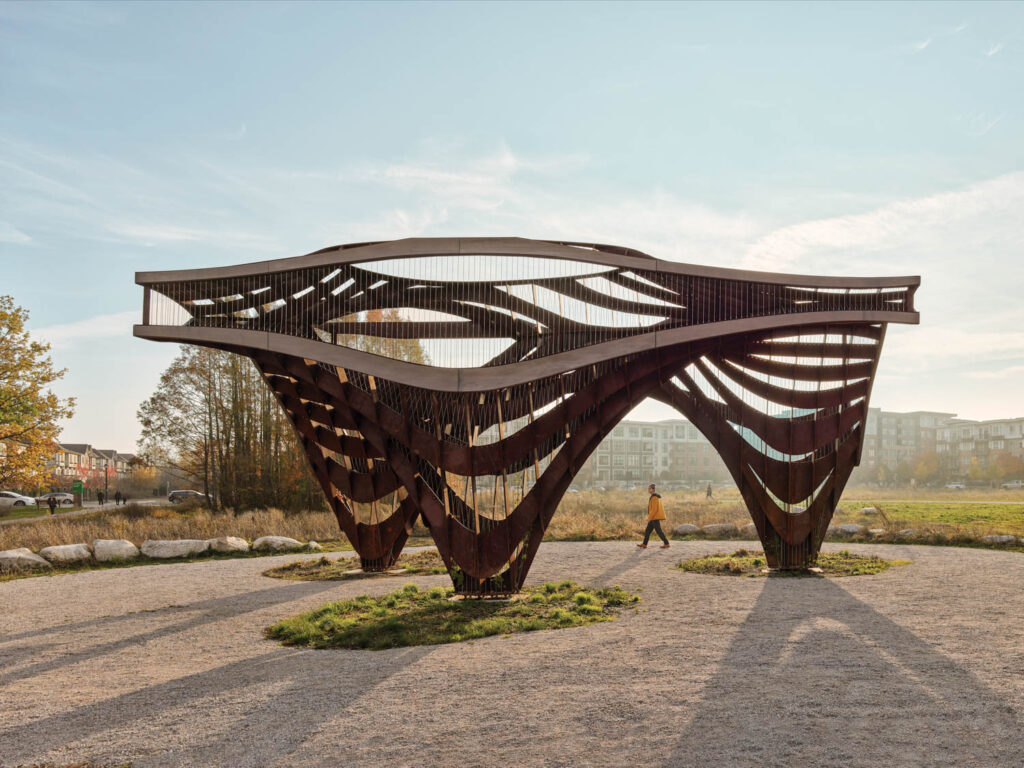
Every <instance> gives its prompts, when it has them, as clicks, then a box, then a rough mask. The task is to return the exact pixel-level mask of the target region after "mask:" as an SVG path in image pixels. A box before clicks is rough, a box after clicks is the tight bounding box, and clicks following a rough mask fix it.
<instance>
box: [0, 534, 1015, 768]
mask: <svg viewBox="0 0 1024 768" xmlns="http://www.w3.org/2000/svg"><path fill="white" fill-rule="evenodd" d="M736 546H737V545H736V543H735V542H717V543H716V542H677V543H675V544H674V545H673V547H672V549H671V550H667V551H666V550H661V549H657V548H652V549H649V550H646V551H644V552H641V551H640V550H637V549H636V547H634V546H633V544H631V543H628V542H616V543H593V544H592V543H548V544H545V545H544V546H542V547H541V550H540V554H539V556H538V558H537V561H536V563H535V564H534V567H533V572H532V579H531V581H533V582H538V581H543V580H548V579H563V578H570V577H571V578H575V579H577V580H578V581H580V582H584V583H589V584H620V585H621V586H623V587H627V588H640V587H642V589H643V592H642V595H643V600H644V602H643V603H642V604H641V606H642V607H641V610H640V612H638V613H632V612H630V613H628V614H626V615H623V616H622V617H621V618H620V619H619V620H617V621H615V622H610V623H605V624H598V625H594V626H590V627H585V628H580V629H571V630H562V631H551V632H537V633H531V634H523V635H516V636H513V637H511V638H501V637H494V638H488V639H485V640H480V641H476V642H474V643H462V644H454V645H445V646H430V647H422V648H411V649H400V650H394V651H383V652H371V651H306V650H291V649H287V648H282V647H279V646H277V645H275V644H274V643H271V642H269V641H267V640H264V639H263V638H262V635H261V631H262V629H263V628H264V627H265V626H267V625H268V624H271V623H272V622H274V621H276V620H278V619H280V618H283V617H286V616H290V615H292V614H295V613H298V612H299V611H302V610H305V609H308V608H312V607H314V606H317V605H320V604H322V603H324V602H326V601H328V600H336V599H339V598H342V597H347V596H352V595H356V594H361V593H373V594H377V593H381V592H386V591H390V590H391V589H394V588H396V587H398V586H400V585H401V584H403V583H406V582H407V581H415V582H416V583H418V584H420V585H421V586H427V585H432V584H444V583H446V578H445V577H443V576H431V577H420V578H413V579H402V578H395V579H377V580H372V581H357V582H345V583H332V582H326V583H306V582H288V581H278V580H274V579H268V578H266V577H263V576H261V575H260V572H261V571H263V570H264V569H266V568H268V567H270V566H272V565H276V564H279V563H283V562H288V561H290V560H292V559H294V556H287V557H277V558H260V559H247V560H221V561H212V562H204V563H194V564H180V565H163V566H149V567H141V568H129V569H122V570H108V571H93V572H88V573H80V574H73V575H65V576H56V577H50V578H38V579H24V580H19V581H12V582H6V583H2V584H0V765H3V766H15V765H19V764H23V763H33V762H54V763H58V764H59V763H70V762H74V761H82V760H94V761H97V762H100V763H102V762H110V761H115V760H116V761H131V763H132V764H133V766H136V768H141V767H142V766H146V767H148V766H203V767H204V768H205V767H206V766H226V767H228V766H229V767H230V768H250V767H255V766H282V767H284V766H287V767H288V768H295V767H297V766H362V765H366V766H371V765H372V766H375V767H378V766H435V765H436V766H460V767H463V766H465V767H468V766H492V765H494V766H496V765H507V764H510V763H512V764H515V765H517V766H579V765H594V766H623V765H629V764H632V763H636V762H641V763H643V764H645V765H656V766H708V765H714V766H730V767H731V766H751V768H753V767H754V766H758V767H759V768H760V767H762V766H792V765H807V766H837V767H838V766H843V768H849V767H850V766H883V765H885V766H889V765H891V766H953V765H956V766H979V767H984V768H990V767H993V766H1015V767H1019V766H1022V765H1024V739H1022V737H1021V733H1022V732H1024V730H1022V725H1024V675H1022V672H1024V599H1022V592H1024V589H1022V588H1024V556H1021V555H1020V554H1015V553H1003V552H995V551H986V550H972V549H953V548H950V549H944V548H933V547H910V546H882V545H874V546H873V545H851V546H849V547H848V548H849V549H850V550H852V551H856V552H862V553H876V554H880V555H882V556H885V557H895V558H905V559H911V560H913V561H914V562H913V564H912V565H910V566H907V567H903V568H895V569H891V570H890V571H888V572H886V573H883V574H880V575H877V576H868V577H857V578H847V579H836V580H829V579H774V578H773V579H745V578H728V577H714V576H701V575H696V574H684V573H682V572H680V571H675V570H670V569H669V566H670V564H671V563H673V562H675V561H676V560H678V559H679V558H680V557H682V556H696V555H701V554H708V553H711V552H719V551H731V550H732V549H735V548H736ZM826 548H827V549H838V547H835V546H832V545H826Z"/></svg>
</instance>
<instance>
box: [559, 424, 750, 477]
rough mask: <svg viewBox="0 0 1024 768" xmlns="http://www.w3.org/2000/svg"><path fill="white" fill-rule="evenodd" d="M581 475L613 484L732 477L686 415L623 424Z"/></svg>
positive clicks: (602, 444)
mask: <svg viewBox="0 0 1024 768" xmlns="http://www.w3.org/2000/svg"><path fill="white" fill-rule="evenodd" d="M579 477H580V483H581V484H586V485H592V486H607V487H617V486H628V485H636V484H643V483H652V482H653V483H662V484H667V485H676V484H678V485H684V484H685V485H691V486H697V485H702V484H704V483H709V482H710V483H719V482H724V481H726V480H729V479H730V476H729V471H728V470H727V469H726V467H725V464H723V463H722V460H721V459H720V458H719V457H718V454H717V453H716V452H715V449H714V448H713V447H712V446H711V444H710V443H709V442H708V441H707V440H706V439H705V438H704V436H703V435H702V434H701V433H700V431H699V430H698V429H697V428H696V427H695V426H693V424H691V423H690V422H689V421H686V420H685V419H672V420H667V421H656V422H649V421H623V422H621V423H620V424H619V425H618V426H616V427H615V428H614V429H613V430H612V432H611V434H610V435H609V436H608V437H607V438H606V439H605V440H604V441H603V442H602V443H601V445H599V446H598V448H597V450H596V451H595V452H594V453H593V454H592V455H591V457H590V459H589V460H588V461H587V463H586V465H584V469H583V471H582V472H581V473H580V476H579Z"/></svg>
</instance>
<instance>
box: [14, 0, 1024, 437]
mask: <svg viewBox="0 0 1024 768" xmlns="http://www.w3.org/2000/svg"><path fill="white" fill-rule="evenodd" d="M1022 95H1024V4H1021V3H999V4H985V3H962V4H961V3H943V4H925V3H913V4H892V3H886V4H882V3H877V4H872V3H856V4H845V5H832V4H824V3H817V4H784V5H772V4H768V3H758V4H750V5H744V4H736V3H732V4H716V5H671V4H667V3H659V4H650V5H643V4H629V5H617V4H599V5H589V4H578V3H574V4H569V3H565V4H558V5H544V4H540V3H530V4H504V5H503V4H497V3H487V4H479V5H471V4H468V3H460V4H426V3H418V4H401V3H386V4H376V5H371V4H365V5H364V4H344V5H342V4H335V5H330V4H326V3H318V4H305V5H303V4H260V5H246V4H242V3H234V4H223V5H217V4H210V3H204V4H187V3H175V4H165V5H161V4H156V3H147V4H127V3H121V4H109V5H108V4H71V3H62V4H54V5H47V4H41V3H32V4H19V3H6V4H0V103H2V104H3V107H2V109H0V179H2V184H0V292H2V293H11V294H12V295H14V297H15V298H16V300H17V301H18V302H19V303H20V304H22V305H23V306H26V307H27V308H28V309H29V310H30V311H31V312H32V326H33V328H35V329H37V330H38V331H39V332H40V333H41V334H42V335H44V336H45V337H47V338H49V339H51V340H52V341H53V343H54V350H53V356H54V359H55V361H56V362H57V364H58V365H61V366H66V367H68V368H69V374H68V377H67V379H66V381H65V383H64V384H62V385H61V388H60V391H61V392H62V393H63V394H76V395H77V396H78V397H79V401H80V405H79V415H78V416H76V417H75V419H74V420H72V421H71V423H70V424H69V425H68V426H67V428H66V430H65V432H64V439H66V440H69V441H82V442H92V443H94V444H103V445H104V446H106V445H109V446H110V447H116V448H119V449H121V450H130V449H131V448H132V444H133V443H134V440H135V438H136V436H137V433H138V428H137V424H136V422H135V417H134V414H135V409H136V408H137V406H138V403H139V401H140V400H141V399H143V398H144V397H145V396H146V395H147V394H148V393H149V392H151V391H152V389H153V387H154V385H155V383H156V380H157V377H158V375H159V372H160V370H161V369H162V368H163V367H164V366H165V365H166V363H167V362H168V361H169V359H170V357H171V356H172V355H173V354H174V348H173V347H167V346H161V345H157V344H154V343H152V342H143V341H136V340H134V339H132V338H131V337H130V326H131V323H132V318H133V316H134V314H136V313H137V311H138V307H139V306H140V305H141V291H140V290H139V289H138V288H137V287H135V286H134V284H133V279H132V278H133V274H134V272H135V271H136V270H142V269H147V270H148V269H168V268H175V267H192V266H208V265H214V264H226V263H233V262H240V261H249V260H253V259H261V258H271V257H279V256H288V255H297V254H300V253H304V252H307V251H310V250H313V249H316V248H320V247H323V246H325V245H330V244H335V243H342V242H349V241H356V240H365V239H388V238H393V237H405V236H410V235H453V234H464V235H502V234H504V235H523V236H528V237H529V236H532V237H548V238H567V239H576V240H598V241H603V242H613V243H619V244H623V245H629V246H633V247H636V248H640V249H643V250H646V251H648V252H649V253H652V254H654V255H656V256H659V257H662V258H669V259H677V260H680V261H689V262H698V263H710V264H720V265H723V266H747V267H755V268H764V269H773V270H780V271H785V270H791V271H796V272H822V273H837V274H875V273H877V274H910V273H914V274H917V273H919V274H921V275H922V277H923V281H924V284H923V286H922V288H921V291H920V293H919V306H920V308H921V310H922V313H923V324H922V325H921V326H920V327H917V328H902V327H896V328H893V329H891V331H890V334H889V337H888V339H887V347H888V349H887V352H886V354H884V355H883V363H882V367H881V375H880V378H879V381H878V384H877V385H876V388H875V392H874V398H873V404H874V405H878V406H881V407H883V408H887V409H892V410H913V409H934V410H947V411H955V412H959V413H960V414H962V415H963V416H965V417H973V418H988V417H997V416H1020V415H1024V406H1022V403H1021V392H1024V305H1022V299H1024V122H1022V118H1024V114H1022V111H1024V98H1022ZM635 415H636V416H637V417H642V418H663V417H670V416H672V415H673V414H672V413H671V412H669V411H667V410H666V409H664V408H663V407H660V406H655V405H644V406H641V407H640V408H638V409H637V411H636V412H635Z"/></svg>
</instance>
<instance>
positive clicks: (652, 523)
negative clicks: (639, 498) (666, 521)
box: [644, 520, 668, 547]
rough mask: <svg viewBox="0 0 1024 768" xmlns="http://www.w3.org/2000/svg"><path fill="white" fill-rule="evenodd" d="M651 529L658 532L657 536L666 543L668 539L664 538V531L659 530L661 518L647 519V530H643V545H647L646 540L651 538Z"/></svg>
mask: <svg viewBox="0 0 1024 768" xmlns="http://www.w3.org/2000/svg"><path fill="white" fill-rule="evenodd" d="M651 531H654V532H656V533H657V534H658V538H660V539H661V540H662V541H663V542H665V543H666V544H668V539H667V538H665V532H664V531H662V530H661V520H648V521H647V530H646V531H644V546H645V547H646V546H647V542H648V541H649V540H650V538H651Z"/></svg>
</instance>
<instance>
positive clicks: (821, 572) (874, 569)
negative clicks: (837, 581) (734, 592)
mask: <svg viewBox="0 0 1024 768" xmlns="http://www.w3.org/2000/svg"><path fill="white" fill-rule="evenodd" d="M909 564H910V560H886V559H884V558H881V557H876V556H875V555H857V554H854V553H852V552H850V551H848V550H845V549H844V550H841V551H839V552H821V553H820V554H819V555H818V563H817V567H816V568H815V569H813V570H807V571H803V570H794V571H779V570H771V569H769V568H768V561H767V560H766V559H765V556H764V552H762V551H760V550H756V551H748V550H746V549H738V550H736V551H735V552H733V553H731V554H729V553H725V552H721V553H719V554H715V555H707V556H705V557H695V558H691V559H689V560H681V561H680V562H679V563H677V564H676V566H675V567H676V568H679V569H680V570H682V571H686V572H687V573H702V574H706V575H711V576H749V577H759V576H769V575H771V576H788V577H794V578H799V577H818V578H820V577H822V576H832V577H842V576H871V575H873V574H876V573H882V572H883V571H886V570H888V569H889V568H892V567H893V566H900V565H909Z"/></svg>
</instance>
